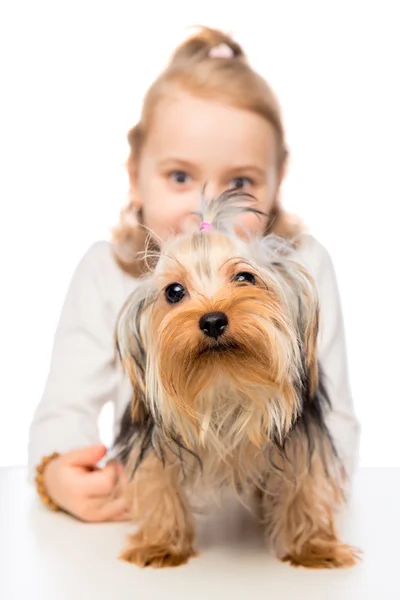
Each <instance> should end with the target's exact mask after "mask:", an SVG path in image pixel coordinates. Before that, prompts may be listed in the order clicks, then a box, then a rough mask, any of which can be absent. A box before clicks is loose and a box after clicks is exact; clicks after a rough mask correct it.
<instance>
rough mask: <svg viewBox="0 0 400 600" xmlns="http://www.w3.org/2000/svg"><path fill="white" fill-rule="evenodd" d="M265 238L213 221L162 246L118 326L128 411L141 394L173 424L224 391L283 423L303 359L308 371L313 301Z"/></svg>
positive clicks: (291, 413) (312, 371)
mask: <svg viewBox="0 0 400 600" xmlns="http://www.w3.org/2000/svg"><path fill="white" fill-rule="evenodd" d="M266 239H267V238H265V239H264V241H260V242H259V243H253V244H246V243H244V242H243V241H241V240H240V239H238V238H237V237H236V236H234V235H228V234H225V233H221V232H218V231H215V230H214V231H208V232H202V233H200V232H198V233H195V234H192V235H187V236H179V237H178V238H172V239H171V240H170V241H169V242H168V243H167V244H166V245H165V246H164V248H163V250H162V253H161V256H160V258H159V261H158V263H157V266H156V268H155V270H154V272H153V274H152V275H151V276H150V277H149V278H148V279H147V280H146V281H144V282H143V283H142V284H141V286H140V287H139V289H138V290H137V291H136V292H134V294H133V295H132V296H131V298H130V299H129V300H128V302H127V304H126V306H125V308H124V310H123V312H122V314H121V318H120V321H119V326H118V342H119V348H120V353H121V356H122V359H123V362H124V364H125V366H126V367H127V368H128V371H129V373H130V376H131V379H132V381H133V383H134V387H135V397H136V401H134V406H133V410H134V411H135V410H137V408H138V404H140V403H143V404H144V405H145V406H146V408H147V409H148V410H150V411H151V412H152V413H153V416H154V417H155V419H157V420H158V421H159V422H162V423H163V424H165V423H166V422H171V420H173V421H174V427H175V428H176V427H177V425H176V424H177V422H180V423H183V422H184V421H190V422H192V423H195V422H196V421H201V420H202V419H203V418H204V414H199V410H200V412H201V411H203V413H204V402H205V401H206V402H211V403H213V402H215V401H216V400H217V397H218V396H219V395H221V394H225V397H226V395H227V394H228V395H229V394H231V395H232V402H233V401H234V400H233V398H235V399H236V400H235V401H237V398H241V399H242V402H243V403H244V404H246V410H249V406H250V409H251V406H254V409H257V410H258V411H260V414H261V413H263V414H264V415H265V421H266V422H267V421H268V419H269V420H271V416H273V421H274V423H275V426H276V427H277V428H278V430H279V434H280V435H282V434H284V433H285V431H287V430H288V429H289V427H290V425H291V423H292V422H293V419H294V418H295V416H296V413H297V410H298V403H299V386H300V385H301V377H302V375H303V371H304V369H307V371H308V373H307V376H308V378H309V380H310V381H311V382H313V379H315V377H316V357H315V341H316V333H317V302H316V298H315V292H314V288H313V285H312V282H311V279H310V278H309V277H308V275H307V273H306V272H305V270H304V269H303V268H302V267H301V266H300V265H298V264H296V263H295V262H293V261H291V260H290V259H289V260H288V259H286V258H282V257H280V256H279V253H278V255H277V252H276V247H275V249H274V242H273V240H272V238H271V243H270V244H268V242H267V241H266ZM275 246H276V244H275ZM315 384H316V382H315V381H314V383H313V385H315ZM205 398H206V400H205ZM200 399H202V401H201V402H200ZM200 405H201V406H202V407H203V408H202V409H200V408H199V407H200ZM267 429H268V426H267V425H265V430H267Z"/></svg>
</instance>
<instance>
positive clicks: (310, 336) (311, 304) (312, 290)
mask: <svg viewBox="0 0 400 600" xmlns="http://www.w3.org/2000/svg"><path fill="white" fill-rule="evenodd" d="M306 279H308V283H306V282H305V280H306ZM303 282H304V285H303V286H302V289H301V297H300V301H299V319H298V321H299V329H300V334H301V339H302V342H303V347H302V349H301V350H302V354H303V357H304V359H303V360H304V375H305V378H306V380H307V381H306V382H305V383H306V384H308V385H306V388H308V395H309V397H310V398H312V397H313V396H314V394H315V392H316V391H317V389H318V384H319V382H318V328H319V302H318V295H317V289H316V285H315V282H314V280H313V279H312V277H311V275H310V274H309V273H308V272H307V271H305V270H303Z"/></svg>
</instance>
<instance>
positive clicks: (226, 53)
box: [208, 43, 235, 58]
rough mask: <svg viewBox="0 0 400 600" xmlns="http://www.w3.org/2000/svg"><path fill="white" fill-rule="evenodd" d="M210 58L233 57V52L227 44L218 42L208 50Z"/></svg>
mask: <svg viewBox="0 0 400 600" xmlns="http://www.w3.org/2000/svg"><path fill="white" fill-rule="evenodd" d="M208 56H209V57H210V58H234V56H235V53H234V51H233V50H232V48H231V47H230V46H228V44H225V43H223V44H218V46H213V47H212V48H210V50H209V52H208Z"/></svg>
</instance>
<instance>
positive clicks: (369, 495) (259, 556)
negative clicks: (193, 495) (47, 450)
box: [0, 468, 400, 600]
mask: <svg viewBox="0 0 400 600" xmlns="http://www.w3.org/2000/svg"><path fill="white" fill-rule="evenodd" d="M399 514H400V469H361V470H360V472H359V473H358V475H357V478H356V482H355V490H354V494H353V500H352V503H351V505H350V510H349V515H348V517H347V519H346V522H347V525H346V527H345V528H344V532H345V537H346V540H347V541H349V542H351V543H353V544H354V545H357V546H359V547H362V548H363V549H364V552H365V556H364V561H363V563H362V564H361V565H360V566H357V567H355V568H353V569H348V570H333V571H312V570H306V569H296V568H294V567H291V566H289V565H288V564H284V563H281V562H279V561H278V560H276V559H275V558H273V557H272V556H270V555H269V554H268V553H267V551H266V550H265V549H264V547H263V542H262V538H261V535H260V532H259V529H258V527H257V526H256V524H255V523H254V522H253V520H252V518H251V517H250V516H249V515H248V514H247V512H246V511H245V510H244V509H242V508H241V507H240V506H230V508H229V510H227V509H226V508H225V510H221V511H220V512H218V511H216V512H215V513H214V514H212V515H210V516H208V517H207V518H205V519H204V518H202V521H201V523H199V534H198V541H197V547H198V548H199V550H200V551H201V553H200V556H199V557H198V558H195V559H192V560H191V561H190V562H189V564H187V565H184V566H181V567H178V568H173V569H162V570H154V569H139V568H138V567H136V566H133V565H130V564H128V563H124V562H122V561H120V560H118V559H117V555H118V553H119V551H120V550H121V548H122V546H123V543H124V536H125V535H126V533H128V532H129V530H130V529H131V527H130V525H129V524H128V523H127V524H112V523H104V524H85V523H81V522H79V521H76V520H74V519H72V518H71V517H68V516H67V515H65V514H62V513H51V512H49V511H48V510H47V509H45V508H44V507H42V506H41V505H40V504H39V503H38V501H37V499H36V496H35V494H34V491H33V489H32V488H31V487H30V486H29V485H28V484H27V482H26V472H25V469H23V468H10V469H7V468H3V469H0V599H1V600H15V599H18V600H22V599H24V600H36V599H38V600H39V599H40V600H67V599H68V600H92V599H93V600H125V599H128V598H129V600H136V599H140V600H150V599H153V598H154V599H155V598H157V600H159V599H167V600H168V599H173V600H181V599H185V600H195V599H197V598H201V599H203V600H204V599H206V600H214V599H218V600H223V599H225V598H227V599H229V600H234V599H236V598H238V599H239V598H240V599H243V598H245V599H246V600H247V599H248V598H251V600H253V599H254V598H257V599H261V598H266V599H267V598H270V599H271V600H285V599H289V598H290V599H292V598H293V599H295V600H313V599H314V598H315V599H317V600H347V599H350V598H351V599H352V600H358V599H360V600H369V599H374V600H375V599H377V598H379V599H381V600H392V599H393V600H394V599H396V600H400V539H399V538H400V517H399Z"/></svg>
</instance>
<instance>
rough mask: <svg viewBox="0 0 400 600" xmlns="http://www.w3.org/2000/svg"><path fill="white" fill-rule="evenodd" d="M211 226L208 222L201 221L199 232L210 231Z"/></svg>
mask: <svg viewBox="0 0 400 600" xmlns="http://www.w3.org/2000/svg"><path fill="white" fill-rule="evenodd" d="M211 228H212V225H211V223H210V222H209V221H202V222H201V223H200V231H210V229H211Z"/></svg>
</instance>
